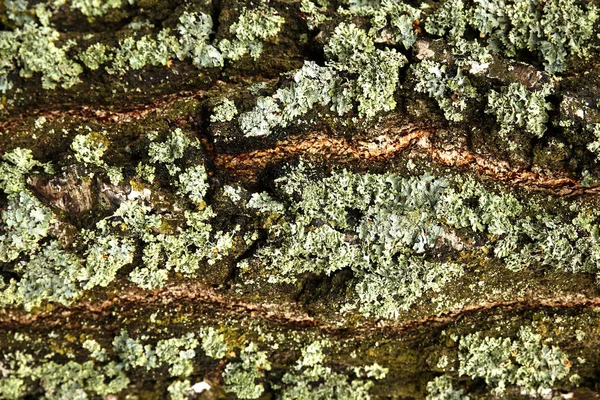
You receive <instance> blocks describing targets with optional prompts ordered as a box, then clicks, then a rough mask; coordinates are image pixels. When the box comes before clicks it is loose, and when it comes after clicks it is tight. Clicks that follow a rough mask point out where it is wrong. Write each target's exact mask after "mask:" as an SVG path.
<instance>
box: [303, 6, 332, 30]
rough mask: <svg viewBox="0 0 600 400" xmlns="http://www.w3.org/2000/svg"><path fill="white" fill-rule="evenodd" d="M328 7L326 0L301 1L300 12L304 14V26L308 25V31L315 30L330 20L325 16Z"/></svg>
mask: <svg viewBox="0 0 600 400" xmlns="http://www.w3.org/2000/svg"><path fill="white" fill-rule="evenodd" d="M328 5H329V1H328V0H302V1H301V3H300V11H302V12H303V13H304V14H306V25H308V29H316V28H317V27H318V26H319V25H321V24H323V23H324V22H325V21H328V20H329V19H330V18H329V17H328V16H327V15H326V11H327V6H328Z"/></svg>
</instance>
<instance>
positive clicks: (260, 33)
mask: <svg viewBox="0 0 600 400" xmlns="http://www.w3.org/2000/svg"><path fill="white" fill-rule="evenodd" d="M284 22H285V20H284V19H283V18H282V17H281V16H280V15H279V14H278V13H277V11H276V10H275V9H274V8H271V7H268V6H266V5H264V4H263V5H260V6H259V7H258V8H255V9H243V10H242V11H241V13H240V16H239V19H238V20H237V21H236V22H235V23H233V24H232V25H231V27H230V28H229V31H230V33H231V34H232V35H233V39H232V40H229V39H222V40H221V41H220V42H219V44H218V47H219V50H220V51H221V52H222V53H223V56H224V57H225V58H229V59H231V60H233V61H237V60H239V59H241V58H242V57H243V56H245V55H246V54H250V57H252V58H253V59H254V60H257V59H258V57H260V54H261V53H262V49H263V44H262V43H263V41H265V40H268V39H273V38H275V37H277V34H278V33H279V30H280V29H281V27H282V25H283V23H284Z"/></svg>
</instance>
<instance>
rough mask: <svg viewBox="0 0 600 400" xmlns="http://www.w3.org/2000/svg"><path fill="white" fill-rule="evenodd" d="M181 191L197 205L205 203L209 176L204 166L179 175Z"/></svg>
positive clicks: (191, 168) (197, 166)
mask: <svg viewBox="0 0 600 400" xmlns="http://www.w3.org/2000/svg"><path fill="white" fill-rule="evenodd" d="M178 187H179V190H180V192H181V193H182V194H184V195H187V196H188V198H189V199H190V200H192V201H193V202H194V203H196V204H202V203H203V202H204V196H205V195H206V191H207V190H208V175H207V174H206V169H205V168H204V165H196V166H193V167H190V168H188V169H186V170H185V171H184V172H182V173H181V174H179V184H178Z"/></svg>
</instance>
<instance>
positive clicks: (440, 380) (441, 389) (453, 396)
mask: <svg viewBox="0 0 600 400" xmlns="http://www.w3.org/2000/svg"><path fill="white" fill-rule="evenodd" d="M427 392H428V394H427V400H468V399H469V398H470V397H469V396H466V395H465V391H464V390H463V389H455V388H454V387H453V386H452V378H451V377H449V376H448V375H442V376H438V377H436V378H435V379H433V380H432V381H429V382H427Z"/></svg>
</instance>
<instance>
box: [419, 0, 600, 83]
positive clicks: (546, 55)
mask: <svg viewBox="0 0 600 400" xmlns="http://www.w3.org/2000/svg"><path fill="white" fill-rule="evenodd" d="M597 18H598V14H597V9H596V7H595V5H588V6H587V7H581V6H579V5H578V3H577V2H576V1H575V0H548V1H546V0H522V1H515V2H505V1H504V0H490V1H476V2H469V3H466V2H464V1H463V0H446V1H444V2H443V3H442V4H441V6H440V7H439V8H438V9H437V10H436V11H435V12H433V13H432V14H430V15H429V16H428V19H427V23H426V25H425V28H426V30H427V31H428V32H430V33H432V34H434V35H448V36H449V37H450V40H457V39H458V38H461V37H464V36H465V31H466V28H467V27H471V28H473V29H475V30H476V31H478V32H479V34H480V36H481V37H482V38H485V39H486V40H487V42H488V43H489V44H490V46H491V47H492V49H493V50H494V51H498V52H500V51H501V52H503V53H504V54H505V55H506V56H508V57H514V56H516V55H517V53H518V52H519V51H521V50H529V51H532V52H536V53H539V54H540V55H541V57H542V59H543V63H544V66H545V68H546V71H548V72H550V73H555V72H560V71H563V70H564V69H565V68H566V66H567V62H568V57H572V56H579V57H587V56H588V55H589V49H590V45H591V43H590V39H591V37H592V33H593V26H594V22H595V21H596V20H597Z"/></svg>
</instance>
